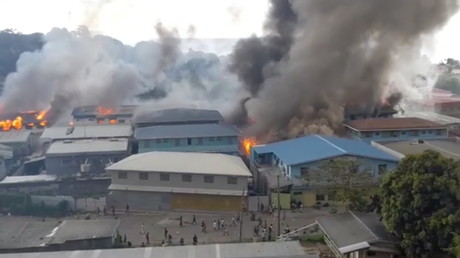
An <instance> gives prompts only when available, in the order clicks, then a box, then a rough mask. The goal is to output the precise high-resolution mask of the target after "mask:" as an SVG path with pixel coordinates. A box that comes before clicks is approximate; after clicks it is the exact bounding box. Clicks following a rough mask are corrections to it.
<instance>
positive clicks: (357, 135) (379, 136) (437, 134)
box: [346, 127, 448, 142]
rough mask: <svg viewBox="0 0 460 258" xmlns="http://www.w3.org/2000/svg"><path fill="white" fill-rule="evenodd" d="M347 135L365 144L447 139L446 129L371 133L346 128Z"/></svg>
mask: <svg viewBox="0 0 460 258" xmlns="http://www.w3.org/2000/svg"><path fill="white" fill-rule="evenodd" d="M346 131H347V134H348V135H349V136H350V137H351V138H353V139H360V140H363V141H366V142H371V141H410V140H414V139H416V140H418V139H443V138H447V137H448V131H447V129H434V130H430V129H426V130H397V131H373V132H360V131H357V130H354V129H351V128H348V127H347V128H346Z"/></svg>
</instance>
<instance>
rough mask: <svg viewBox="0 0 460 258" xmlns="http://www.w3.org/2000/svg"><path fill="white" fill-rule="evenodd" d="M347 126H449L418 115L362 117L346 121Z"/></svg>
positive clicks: (418, 127)
mask: <svg viewBox="0 0 460 258" xmlns="http://www.w3.org/2000/svg"><path fill="white" fill-rule="evenodd" d="M345 126H347V127H350V128H353V129H356V130H358V131H376V130H401V129H433V128H439V129H444V128H447V127H445V126H443V125H441V124H438V123H435V122H432V121H429V120H425V119H421V118H416V117H397V118H369V119H360V120H354V121H349V122H347V123H345Z"/></svg>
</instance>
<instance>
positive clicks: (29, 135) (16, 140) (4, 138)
mask: <svg viewBox="0 0 460 258" xmlns="http://www.w3.org/2000/svg"><path fill="white" fill-rule="evenodd" d="M34 135H36V133H33V131H32V130H28V129H22V130H10V131H3V132H0V144H3V145H6V146H9V147H11V148H12V149H13V155H14V156H26V155H29V154H31V152H32V146H33V143H34Z"/></svg>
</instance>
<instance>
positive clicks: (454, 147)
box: [379, 138, 460, 160]
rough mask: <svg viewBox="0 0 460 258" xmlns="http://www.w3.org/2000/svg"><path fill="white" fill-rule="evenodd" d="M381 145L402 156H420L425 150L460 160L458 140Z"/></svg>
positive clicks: (459, 143) (402, 142)
mask: <svg viewBox="0 0 460 258" xmlns="http://www.w3.org/2000/svg"><path fill="white" fill-rule="evenodd" d="M379 144H380V145H382V146H384V147H386V148H388V149H390V150H393V151H396V152H398V153H401V154H402V155H410V154H420V153H422V152H424V151H425V150H434V151H437V152H439V153H441V154H442V155H444V156H446V157H449V158H452V159H454V160H460V141H458V140H457V138H450V139H443V140H423V141H421V142H418V141H401V142H386V143H382V142H380V143H379Z"/></svg>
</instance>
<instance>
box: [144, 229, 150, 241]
mask: <svg viewBox="0 0 460 258" xmlns="http://www.w3.org/2000/svg"><path fill="white" fill-rule="evenodd" d="M145 241H146V242H147V244H150V235H149V232H147V234H145Z"/></svg>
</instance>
